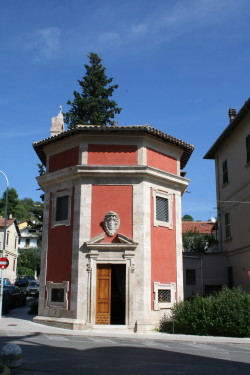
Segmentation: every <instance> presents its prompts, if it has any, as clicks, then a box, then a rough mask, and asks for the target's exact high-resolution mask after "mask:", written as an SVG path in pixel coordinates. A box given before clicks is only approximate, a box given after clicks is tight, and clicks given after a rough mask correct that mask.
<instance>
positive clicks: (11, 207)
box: [0, 188, 18, 216]
mask: <svg viewBox="0 0 250 375" xmlns="http://www.w3.org/2000/svg"><path fill="white" fill-rule="evenodd" d="M5 202H6V190H5V192H4V193H3V196H2V199H1V200H0V214H1V215H2V216H4V214H5ZM17 204H18V194H17V191H16V189H14V188H10V189H9V191H8V215H9V214H12V215H13V216H14V215H15V209H16V206H17Z"/></svg>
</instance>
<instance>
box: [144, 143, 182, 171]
mask: <svg viewBox="0 0 250 375" xmlns="http://www.w3.org/2000/svg"><path fill="white" fill-rule="evenodd" d="M147 165H148V166H150V167H153V168H157V169H161V170H163V171H165V172H169V173H173V174H177V159H175V158H173V157H172V156H168V155H165V154H162V153H160V152H157V151H154V150H152V149H150V148H147Z"/></svg>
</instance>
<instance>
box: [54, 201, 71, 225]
mask: <svg viewBox="0 0 250 375" xmlns="http://www.w3.org/2000/svg"><path fill="white" fill-rule="evenodd" d="M68 215H69V196H68V195H64V196H62V197H58V198H57V199H56V221H64V220H67V219H68Z"/></svg>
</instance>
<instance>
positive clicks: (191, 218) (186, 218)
mask: <svg viewBox="0 0 250 375" xmlns="http://www.w3.org/2000/svg"><path fill="white" fill-rule="evenodd" d="M182 221H194V219H193V217H192V216H191V215H187V214H186V215H184V216H183V218H182Z"/></svg>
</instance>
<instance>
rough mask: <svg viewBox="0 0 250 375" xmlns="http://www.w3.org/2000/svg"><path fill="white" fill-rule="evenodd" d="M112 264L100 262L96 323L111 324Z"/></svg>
mask: <svg viewBox="0 0 250 375" xmlns="http://www.w3.org/2000/svg"><path fill="white" fill-rule="evenodd" d="M110 315H111V265H109V264H99V265H98V266H97V274H96V321H95V322H96V324H110Z"/></svg>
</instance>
